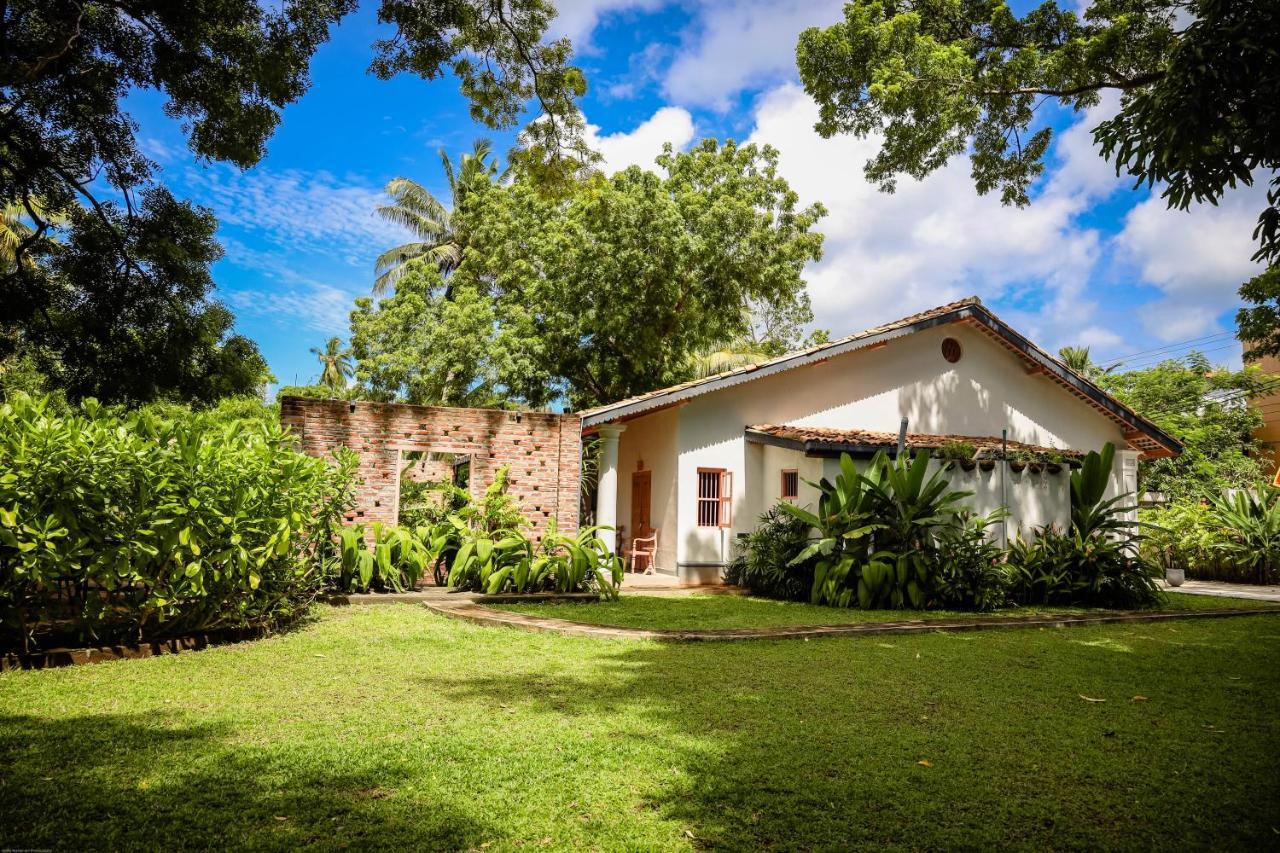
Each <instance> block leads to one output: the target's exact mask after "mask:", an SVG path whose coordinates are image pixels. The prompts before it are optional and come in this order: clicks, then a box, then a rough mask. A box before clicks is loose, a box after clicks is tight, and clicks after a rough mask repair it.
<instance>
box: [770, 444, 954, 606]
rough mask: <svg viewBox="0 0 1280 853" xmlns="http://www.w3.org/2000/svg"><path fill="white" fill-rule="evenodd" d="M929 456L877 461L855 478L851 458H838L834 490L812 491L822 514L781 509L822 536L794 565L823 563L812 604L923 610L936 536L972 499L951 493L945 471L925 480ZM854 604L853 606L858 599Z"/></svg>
mask: <svg viewBox="0 0 1280 853" xmlns="http://www.w3.org/2000/svg"><path fill="white" fill-rule="evenodd" d="M928 466H929V454H928V453H927V452H926V453H920V454H917V456H916V457H915V459H914V460H911V459H906V458H902V459H898V460H890V459H889V457H888V456H887V455H886V454H884V453H883V452H881V453H877V454H876V455H875V456H874V457H872V459H871V461H870V462H869V463H868V465H867V468H866V471H865V472H864V473H861V474H860V473H858V471H857V468H856V467H855V466H854V463H853V459H852V458H851V457H850V456H849V454H847V453H842V454H841V455H840V473H839V474H838V475H836V479H835V482H831V481H830V480H827V479H826V478H824V479H823V480H822V481H821V482H820V483H810V485H813V486H815V487H816V488H817V489H818V491H819V493H820V497H819V498H818V511H817V513H811V512H809V511H807V510H805V509H802V508H800V507H797V506H794V505H791V504H783V505H782V506H781V508H782V509H783V511H785V512H787V513H789V514H790V515H793V516H795V517H796V518H799V519H801V520H802V521H805V522H807V523H809V524H810V525H811V526H812V527H813V528H814V529H815V530H816V531H817V533H818V535H817V537H816V538H815V539H814V540H813V541H812V542H810V544H809V545H808V546H807V547H805V548H804V550H802V551H801V552H800V553H799V554H797V555H796V556H795V558H793V559H792V561H791V563H792V565H798V564H800V563H803V562H804V561H806V560H808V559H811V558H813V557H815V556H816V557H818V558H819V559H818V562H817V564H816V565H815V567H814V577H813V588H812V590H811V593H810V601H812V602H813V603H814V604H831V605H834V606H837V607H849V606H851V604H853V603H854V602H855V601H856V603H857V605H858V606H859V607H863V608H874V607H904V606H907V605H910V606H912V607H923V606H924V605H925V603H926V601H927V600H928V594H929V588H930V580H931V575H932V572H933V566H932V565H931V563H930V556H931V554H932V551H933V544H934V543H933V536H934V532H935V531H936V529H937V528H939V527H941V526H943V525H946V524H949V523H951V522H952V521H953V520H954V518H955V516H956V514H957V513H958V512H959V510H960V507H959V502H960V501H962V500H964V499H965V498H966V497H968V496H969V495H970V494H972V493H970V492H957V491H950V483H949V481H948V480H947V479H946V477H945V476H944V475H943V473H942V471H941V470H938V471H935V472H934V473H933V475H932V476H926V475H927V474H928ZM855 596H856V598H855Z"/></svg>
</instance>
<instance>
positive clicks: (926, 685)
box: [420, 626, 1280, 849]
mask: <svg viewBox="0 0 1280 853" xmlns="http://www.w3.org/2000/svg"><path fill="white" fill-rule="evenodd" d="M1144 630H1150V629H1146V628H1145V626H1144ZM1086 631H1087V629H1082V630H1081V633H1079V634H1072V635H1070V637H1066V636H1062V635H1061V634H1056V633H1053V632H1047V633H1044V634H1039V635H1033V634H1026V635H1022V636H1020V637H1009V636H994V635H991V636H988V637H986V638H984V639H983V640H981V641H979V640H975V639H973V638H970V637H965V636H962V635H946V634H938V635H924V636H921V637H918V638H895V640H894V641H891V642H886V643H872V642H869V641H861V642H850V641H843V640H824V641H814V642H811V643H797V642H776V643H744V644H719V643H708V644H691V645H684V646H674V645H658V644H622V643H619V644H617V651H616V652H613V653H610V654H609V655H608V656H607V657H603V658H602V660H601V665H600V667H599V672H598V675H595V674H593V675H585V676H584V675H577V674H560V675H551V674H545V673H542V674H539V675H537V676H532V677H531V676H530V675H528V674H509V675H508V674H493V675H488V676H480V677H459V678H451V677H436V678H429V679H421V681H420V683H422V684H423V685H424V686H425V687H426V688H427V689H428V690H430V691H433V692H438V693H440V694H442V695H443V696H446V697H454V698H459V699H466V700H480V701H483V702H488V703H491V704H494V705H500V706H504V707H507V708H511V709H515V710H514V713H517V714H520V713H528V714H531V715H537V714H555V715H561V716H568V717H571V718H574V719H580V720H582V721H583V724H584V726H591V727H592V731H593V736H594V738H595V740H593V743H596V744H599V746H600V747H602V748H606V744H610V745H612V744H616V745H617V748H618V750H620V752H621V754H623V755H625V754H627V752H628V751H630V750H643V749H644V747H645V744H646V742H647V741H652V740H654V739H657V740H659V741H660V742H661V743H662V745H663V748H664V750H665V752H666V753H667V755H666V756H665V760H666V761H668V762H671V761H672V759H674V762H675V763H676V766H675V767H672V768H671V772H670V773H661V774H658V775H655V776H654V777H653V778H650V779H647V780H645V782H646V783H645V784H644V785H642V786H640V788H639V791H638V793H639V794H640V796H641V797H643V798H645V799H646V802H647V805H648V806H649V807H650V808H653V809H655V810H656V811H658V813H660V814H661V815H662V816H663V817H665V818H668V819H670V820H673V821H676V822H678V824H679V825H680V826H684V827H689V828H690V829H691V830H692V831H693V832H694V833H695V837H696V839H697V840H698V842H699V843H700V844H701V845H703V846H709V847H717V848H727V849H745V848H758V847H787V848H801V849H805V848H823V849H828V848H842V847H848V846H851V845H871V844H875V845H890V846H904V847H911V848H920V847H924V848H953V847H957V846H960V847H980V848H985V847H994V846H999V845H1016V846H1032V847H1051V848H1053V847H1114V846H1121V847H1126V846H1152V845H1154V846H1167V845H1170V846H1184V845H1191V846H1196V845H1214V844H1217V845H1222V844H1226V846H1233V845H1234V844H1244V843H1246V842H1249V841H1253V842H1256V841H1259V840H1263V839H1266V840H1267V843H1270V841H1271V837H1272V833H1273V832H1274V830H1273V829H1272V827H1271V826H1270V823H1271V817H1270V815H1271V814H1272V813H1273V807H1275V806H1278V805H1280V796H1278V794H1280V791H1278V789H1277V785H1276V784H1274V781H1272V782H1268V781H1267V780H1268V779H1272V780H1273V779H1274V777H1273V776H1272V775H1271V773H1272V771H1271V769H1270V768H1271V764H1270V760H1269V759H1268V758H1267V757H1266V756H1267V754H1268V752H1269V750H1271V749H1272V748H1274V747H1275V746H1276V745H1277V741H1276V736H1275V732H1274V731H1273V730H1271V729H1269V728H1262V729H1260V730H1256V731H1255V732H1254V735H1253V737H1255V738H1256V740H1255V741H1253V743H1252V745H1251V744H1250V737H1248V736H1240V737H1238V738H1237V739H1235V740H1233V741H1231V742H1230V743H1228V742H1227V741H1225V739H1223V738H1221V737H1216V736H1205V734H1204V726H1203V724H1204V720H1203V719H1202V718H1201V717H1200V716H1198V715H1199V714H1201V713H1204V712H1205V711H1206V710H1207V711H1209V712H1211V713H1220V714H1222V715H1223V717H1224V718H1226V715H1228V714H1230V713H1234V708H1233V706H1234V707H1235V708H1240V709H1241V710H1243V708H1244V707H1247V706H1248V703H1256V702H1257V701H1258V700H1259V699H1261V700H1262V701H1263V704H1266V705H1269V706H1271V707H1274V706H1275V701H1274V695H1273V693H1272V691H1273V689H1274V688H1275V687H1276V680H1275V678H1274V677H1272V676H1271V675H1269V674H1268V675H1267V676H1265V677H1264V676H1263V675H1262V672H1263V670H1262V669H1258V668H1256V667H1255V668H1254V673H1255V676H1256V677H1257V681H1256V683H1255V684H1254V685H1252V686H1249V687H1245V686H1243V684H1242V683H1241V684H1238V683H1237V682H1233V681H1229V680H1226V678H1225V677H1224V678H1219V679H1213V680H1209V679H1206V678H1205V677H1204V675H1205V673H1206V672H1210V671H1213V670H1214V668H1215V667H1218V668H1220V666H1221V663H1222V660H1223V658H1222V655H1221V651H1220V650H1219V651H1218V652H1217V653H1214V654H1210V650H1209V649H1198V648H1192V647H1180V648H1179V650H1178V653H1177V656H1176V658H1174V657H1171V656H1159V657H1156V656H1145V657H1144V656H1140V655H1136V654H1126V655H1118V654H1115V653H1114V650H1113V649H1110V648H1103V647H1097V646H1091V645H1080V644H1077V643H1075V642H1072V641H1074V640H1076V639H1092V637H1091V635H1090V634H1089V633H1086ZM1111 633H1115V630H1114V629H1112V632H1111ZM1170 636H1173V635H1170ZM903 640H905V642H903ZM1149 648H1150V647H1148V649H1149ZM815 661H822V663H821V664H820V665H815ZM1268 683H1269V684H1270V686H1269V687H1268ZM1085 691H1096V692H1098V693H1102V694H1103V695H1105V696H1107V697H1109V700H1110V701H1109V703H1091V702H1089V701H1086V700H1084V699H1083V698H1081V694H1082V693H1084V692H1085ZM1233 693H1235V695H1232V694H1233ZM1136 694H1142V695H1144V696H1147V697H1153V696H1154V697H1156V698H1150V701H1142V702H1132V701H1130V697H1132V696H1134V695H1136ZM1196 694H1200V695H1199V696H1198V697H1197V696H1196ZM1206 697H1210V698H1206ZM637 708H640V709H643V710H642V714H641V716H640V719H639V721H637V717H636V713H635V712H636V709H637ZM1269 713H1270V712H1260V713H1256V714H1241V715H1240V716H1241V717H1242V718H1243V717H1245V716H1248V717H1249V721H1248V722H1244V721H1243V720H1242V719H1241V720H1237V721H1236V725H1237V726H1254V727H1256V726H1259V725H1260V724H1261V723H1262V722H1264V721H1265V720H1266V719H1268V715H1269ZM610 720H616V721H620V722H617V723H616V724H614V725H612V726H611V725H610V724H609V721H610ZM602 729H603V730H604V731H603V732H602ZM601 737H603V738H605V741H604V743H603V744H601V743H600V738H601ZM1153 746H1155V747H1158V748H1153ZM591 760H596V759H595V758H594V757H593V758H592V759H591ZM921 762H925V763H921ZM581 772H583V773H593V772H595V768H594V767H593V766H592V765H591V764H590V763H587V764H584V766H583V767H582V768H581ZM1170 780H1176V785H1177V787H1178V788H1179V789H1181V790H1185V791H1194V790H1213V791H1214V792H1215V800H1214V802H1215V808H1214V813H1213V814H1201V813H1199V812H1197V811H1195V810H1190V811H1188V810H1182V809H1177V810H1170V808H1169V799H1168V797H1169V785H1170ZM1260 783H1261V784H1260Z"/></svg>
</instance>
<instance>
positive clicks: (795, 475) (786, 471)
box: [778, 468, 800, 501]
mask: <svg viewBox="0 0 1280 853" xmlns="http://www.w3.org/2000/svg"><path fill="white" fill-rule="evenodd" d="M788 475H790V476H791V478H792V480H791V483H792V485H793V486H794V488H795V491H793V492H792V493H791V494H787V477H788ZM778 494H779V495H781V497H782V500H784V501H794V500H797V499H799V497H800V469H799V468H783V469H782V482H781V483H779V485H778Z"/></svg>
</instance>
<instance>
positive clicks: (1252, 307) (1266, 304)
mask: <svg viewBox="0 0 1280 853" xmlns="http://www.w3.org/2000/svg"><path fill="white" fill-rule="evenodd" d="M1240 298H1241V299H1242V300H1243V301H1244V303H1245V307H1244V308H1241V309H1240V312H1239V313H1238V314H1236V323H1238V324H1239V326H1240V332H1239V337H1240V340H1241V341H1243V342H1244V345H1245V348H1244V349H1245V353H1244V354H1245V357H1246V358H1250V359H1253V358H1261V357H1263V356H1266V355H1271V356H1280V265H1277V266H1272V267H1270V268H1269V269H1268V270H1267V271H1266V272H1264V273H1262V274H1261V275H1256V276H1254V277H1253V278H1251V279H1249V280H1248V281H1246V282H1245V283H1244V284H1243V285H1241V287H1240Z"/></svg>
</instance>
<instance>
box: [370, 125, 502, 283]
mask: <svg viewBox="0 0 1280 853" xmlns="http://www.w3.org/2000/svg"><path fill="white" fill-rule="evenodd" d="M492 149H493V146H492V145H491V144H490V142H489V140H487V139H477V140H476V141H475V142H474V143H473V145H472V148H471V153H470V154H463V155H462V157H461V159H460V160H459V161H458V169H457V171H456V172H455V171H454V168H453V163H451V162H450V161H449V155H448V154H447V153H446V152H445V150H444V149H443V148H441V149H440V162H441V164H442V165H443V166H444V174H445V178H446V179H448V182H449V195H450V207H449V208H445V206H444V205H443V204H441V203H440V201H439V200H438V199H437V198H436V197H435V196H433V195H432V194H431V193H430V192H429V191H428V190H427V189H426V188H425V187H423V186H422V184H419V183H418V182H417V181H414V180H412V179H410V178H395V179H393V180H392V181H391V182H390V183H388V184H387V186H386V191H387V195H389V196H391V202H392V203H391V204H384V205H382V206H381V207H379V208H378V215H379V216H381V217H382V218H383V219H385V220H387V221H388V222H394V223H395V224H397V225H401V226H403V227H405V228H407V229H408V230H409V231H411V232H412V233H413V235H414V236H415V237H417V238H418V239H417V240H415V241H414V242H412V243H405V244H404V245H403V246H396V247H395V248H394V249H391V250H389V251H386V252H383V253H382V254H381V255H379V256H378V260H377V262H376V263H375V265H374V272H376V273H378V277H377V278H376V279H374V282H373V292H374V293H382V292H384V291H385V290H386V289H387V288H388V287H392V286H394V285H395V283H396V281H397V280H398V279H399V278H400V276H402V275H404V272H405V269H406V268H407V267H406V265H407V264H409V263H410V262H411V261H416V260H419V259H422V260H426V261H430V262H431V263H434V264H435V265H436V266H437V267H439V269H440V272H441V273H442V274H444V275H446V276H447V275H448V274H449V273H451V272H453V271H454V270H455V269H457V267H458V264H460V263H462V252H463V250H464V249H465V248H466V246H467V240H468V237H469V235H468V234H467V233H466V232H465V230H464V229H463V228H462V227H461V225H460V223H459V222H457V221H456V220H455V219H454V217H453V212H454V211H456V210H457V209H458V208H459V206H460V205H461V204H462V201H463V199H465V198H466V196H467V194H468V193H470V192H472V191H473V190H475V189H476V188H477V187H478V186H481V185H488V184H491V183H493V180H494V178H495V177H496V176H497V174H498V166H497V164H496V163H492V162H490V161H489V156H490V154H491V153H492Z"/></svg>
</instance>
